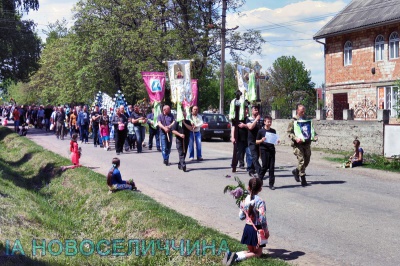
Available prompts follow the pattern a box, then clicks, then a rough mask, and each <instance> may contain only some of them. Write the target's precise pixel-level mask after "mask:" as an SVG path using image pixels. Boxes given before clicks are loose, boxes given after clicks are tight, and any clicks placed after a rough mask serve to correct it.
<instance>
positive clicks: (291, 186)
mask: <svg viewBox="0 0 400 266" xmlns="http://www.w3.org/2000/svg"><path fill="white" fill-rule="evenodd" d="M307 183H308V185H309V186H312V185H338V184H344V183H346V181H342V180H338V181H307ZM298 187H301V184H300V183H296V184H295V185H290V186H281V187H277V186H276V187H275V189H284V188H298Z"/></svg>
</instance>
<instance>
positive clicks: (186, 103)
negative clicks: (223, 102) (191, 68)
mask: <svg viewBox="0 0 400 266" xmlns="http://www.w3.org/2000/svg"><path fill="white" fill-rule="evenodd" d="M198 92H199V88H198V87H197V79H192V91H191V95H187V96H186V97H185V99H184V100H183V103H182V105H183V108H185V109H187V108H189V107H191V106H195V105H197V98H198ZM188 99H191V100H190V101H188Z"/></svg>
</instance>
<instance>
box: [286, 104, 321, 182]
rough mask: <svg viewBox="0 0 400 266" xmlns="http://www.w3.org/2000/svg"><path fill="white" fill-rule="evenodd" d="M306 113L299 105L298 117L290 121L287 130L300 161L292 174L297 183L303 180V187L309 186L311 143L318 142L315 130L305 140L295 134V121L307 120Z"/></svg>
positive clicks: (294, 151)
mask: <svg viewBox="0 0 400 266" xmlns="http://www.w3.org/2000/svg"><path fill="white" fill-rule="evenodd" d="M305 113H306V108H305V107H304V106H303V105H298V106H297V109H296V114H297V115H296V117H293V119H292V120H291V121H290V123H289V126H288V129H287V133H288V135H289V138H290V139H291V140H292V145H291V146H292V147H293V153H294V155H296V157H297V161H298V165H297V168H296V169H294V170H293V171H292V173H293V176H294V179H295V180H296V181H297V182H300V179H301V185H302V186H303V187H305V186H307V185H308V184H307V181H306V168H307V166H308V164H309V163H310V158H311V141H313V140H314V141H316V140H317V139H318V137H317V136H316V133H315V132H314V129H313V128H312V134H311V132H310V134H309V137H308V138H303V137H300V136H298V134H297V135H296V134H295V121H300V120H307V118H306V116H305ZM311 127H312V124H311ZM303 135H304V134H303Z"/></svg>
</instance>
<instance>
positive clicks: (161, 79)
mask: <svg viewBox="0 0 400 266" xmlns="http://www.w3.org/2000/svg"><path fill="white" fill-rule="evenodd" d="M141 74H142V78H143V81H144V84H145V85H146V90H147V94H148V95H149V99H150V103H152V104H153V108H154V116H153V125H152V127H153V128H156V125H157V117H158V115H159V114H161V101H162V99H163V98H164V93H165V72H142V73H141Z"/></svg>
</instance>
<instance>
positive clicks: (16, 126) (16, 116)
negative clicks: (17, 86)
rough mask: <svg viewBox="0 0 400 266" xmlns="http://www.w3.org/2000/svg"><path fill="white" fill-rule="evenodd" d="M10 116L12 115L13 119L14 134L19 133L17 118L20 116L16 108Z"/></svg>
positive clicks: (16, 107)
mask: <svg viewBox="0 0 400 266" xmlns="http://www.w3.org/2000/svg"><path fill="white" fill-rule="evenodd" d="M12 114H13V118H14V130H15V132H18V131H19V116H20V113H19V111H18V106H15V108H14V111H13V112H12Z"/></svg>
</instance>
